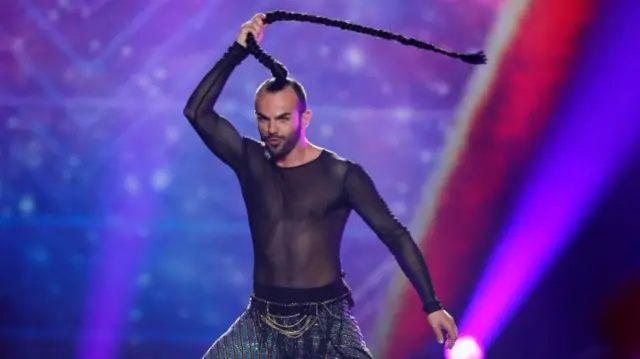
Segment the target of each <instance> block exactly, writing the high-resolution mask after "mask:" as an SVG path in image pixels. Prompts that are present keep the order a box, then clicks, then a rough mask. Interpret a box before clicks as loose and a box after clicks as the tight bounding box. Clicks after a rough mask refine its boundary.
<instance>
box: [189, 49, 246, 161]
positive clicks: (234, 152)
mask: <svg viewBox="0 0 640 359" xmlns="http://www.w3.org/2000/svg"><path fill="white" fill-rule="evenodd" d="M247 55H248V51H247V49H246V48H245V47H243V46H242V45H240V44H239V43H238V42H234V43H233V45H231V46H230V47H229V49H228V50H227V52H226V53H225V54H224V56H223V57H222V58H221V59H220V60H218V62H217V63H216V64H215V65H214V66H213V68H212V69H211V70H210V71H209V72H208V73H207V74H206V76H205V77H204V78H203V79H202V80H201V81H200V83H199V84H198V86H197V87H196V89H195V91H193V93H192V94H191V96H190V97H189V100H188V102H187V105H186V107H185V108H184V115H185V116H186V117H187V119H189V123H191V125H192V126H193V128H194V129H195V130H196V132H197V133H198V135H199V136H200V138H201V139H202V141H203V142H204V143H205V144H206V145H207V147H208V148H209V149H210V150H211V152H213V153H214V154H215V155H216V156H217V157H218V158H220V160H222V161H223V162H224V163H226V164H227V165H229V166H231V167H232V168H233V169H238V166H239V165H240V163H241V161H242V156H243V139H242V137H241V136H240V134H239V133H238V131H237V130H236V129H235V127H234V126H233V125H232V124H231V123H230V122H229V121H228V120H227V119H226V118H224V117H222V116H220V115H219V114H218V113H216V112H215V110H214V109H213V107H214V105H215V103H216V101H217V100H218V97H219V96H220V93H221V92H222V89H223V88H224V85H225V84H226V82H227V80H228V78H229V76H230V75H231V73H232V72H233V70H234V69H235V68H236V66H238V65H239V64H240V63H241V62H242V61H243V60H244V59H245V58H246V57H247Z"/></svg>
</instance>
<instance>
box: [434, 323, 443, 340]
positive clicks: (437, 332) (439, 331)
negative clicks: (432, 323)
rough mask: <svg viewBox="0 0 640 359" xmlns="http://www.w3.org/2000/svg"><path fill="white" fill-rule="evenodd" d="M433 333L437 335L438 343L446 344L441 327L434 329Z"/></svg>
mask: <svg viewBox="0 0 640 359" xmlns="http://www.w3.org/2000/svg"><path fill="white" fill-rule="evenodd" d="M433 331H434V332H435V333H436V339H438V343H440V344H442V343H444V336H443V335H442V329H440V328H439V327H433Z"/></svg>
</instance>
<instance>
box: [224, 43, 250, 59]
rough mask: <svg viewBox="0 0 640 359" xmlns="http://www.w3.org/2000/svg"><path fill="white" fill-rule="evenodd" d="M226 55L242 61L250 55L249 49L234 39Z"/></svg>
mask: <svg viewBox="0 0 640 359" xmlns="http://www.w3.org/2000/svg"><path fill="white" fill-rule="evenodd" d="M226 55H227V56H228V57H230V58H233V59H234V60H236V61H238V62H240V61H242V60H244V59H245V58H246V57H247V56H249V50H247V48H246V47H244V46H242V45H241V44H240V43H239V42H238V41H234V42H233V44H231V46H229V48H228V49H227V54H226Z"/></svg>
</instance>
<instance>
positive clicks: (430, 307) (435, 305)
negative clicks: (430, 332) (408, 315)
mask: <svg viewBox="0 0 640 359" xmlns="http://www.w3.org/2000/svg"><path fill="white" fill-rule="evenodd" d="M443 309H444V307H443V306H442V303H440V301H439V300H437V299H436V300H433V301H430V302H426V303H424V304H423V305H422V310H423V311H424V312H425V313H427V315H428V314H431V313H434V312H437V311H439V310H443Z"/></svg>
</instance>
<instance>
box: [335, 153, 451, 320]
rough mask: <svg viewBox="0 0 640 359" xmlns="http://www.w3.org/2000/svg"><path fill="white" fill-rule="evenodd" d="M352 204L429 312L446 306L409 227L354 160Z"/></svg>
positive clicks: (349, 180)
mask: <svg viewBox="0 0 640 359" xmlns="http://www.w3.org/2000/svg"><path fill="white" fill-rule="evenodd" d="M345 190H346V194H347V198H348V201H349V203H350V205H351V207H352V208H353V209H354V210H355V211H356V213H358V215H360V216H361V217H362V219H363V220H364V221H365V222H366V223H367V224H368V225H369V226H370V227H371V229H372V230H373V231H374V232H375V233H376V234H377V236H378V237H379V238H380V240H382V242H383V243H384V244H385V245H386V246H387V247H388V248H389V250H390V251H391V253H392V254H393V255H394V257H395V258H396V260H397V261H398V264H399V265H400V268H401V269H402V271H403V272H404V273H405V275H406V276H407V278H408V279H409V281H410V282H411V284H413V286H414V288H415V289H416V290H417V292H418V295H419V296H420V299H421V300H422V304H423V308H424V310H425V311H426V312H427V313H432V312H435V311H437V310H440V309H442V305H441V304H440V301H439V300H438V298H437V297H436V295H435V291H434V288H433V285H432V283H431V276H430V274H429V271H428V269H427V264H426V262H425V260H424V257H423V256H422V253H421V252H420V249H419V248H418V246H417V245H416V244H415V242H414V241H413V239H412V238H411V235H410V233H409V231H408V230H407V229H406V228H405V227H404V226H403V225H402V224H401V223H400V222H399V221H398V220H397V219H396V218H395V217H394V215H393V214H392V213H391V211H390V209H389V208H388V206H387V204H386V203H385V201H384V200H383V199H382V197H381V196H380V194H379V193H378V190H377V189H376V187H375V185H374V183H373V181H372V180H371V177H369V175H368V174H367V173H366V172H365V171H364V169H363V168H362V167H361V166H360V165H358V164H351V166H350V168H349V170H348V171H347V174H346V178H345Z"/></svg>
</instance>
